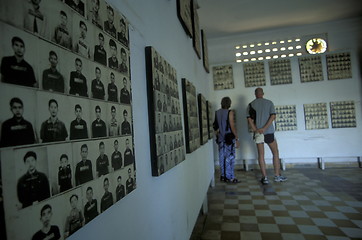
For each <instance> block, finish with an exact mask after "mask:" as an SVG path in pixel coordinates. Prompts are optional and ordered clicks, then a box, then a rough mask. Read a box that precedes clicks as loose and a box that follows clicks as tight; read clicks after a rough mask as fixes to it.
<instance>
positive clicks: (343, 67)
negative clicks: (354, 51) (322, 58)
mask: <svg viewBox="0 0 362 240" xmlns="http://www.w3.org/2000/svg"><path fill="white" fill-rule="evenodd" d="M326 61H327V73H328V80H336V79H347V78H352V64H351V54H350V53H348V52H346V53H333V54H327V56H326Z"/></svg>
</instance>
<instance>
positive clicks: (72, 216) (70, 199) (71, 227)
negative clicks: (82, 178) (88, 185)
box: [62, 188, 84, 238]
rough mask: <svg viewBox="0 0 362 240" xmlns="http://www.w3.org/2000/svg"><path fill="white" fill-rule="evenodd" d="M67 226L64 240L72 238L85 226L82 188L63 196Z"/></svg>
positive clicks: (63, 230)
mask: <svg viewBox="0 0 362 240" xmlns="http://www.w3.org/2000/svg"><path fill="white" fill-rule="evenodd" d="M62 197H63V201H64V205H65V206H64V209H63V216H65V224H64V228H63V229H62V232H63V234H64V238H67V237H69V236H71V235H72V234H73V233H75V232H76V231H78V230H79V229H81V228H82V227H83V226H84V213H83V206H82V203H83V200H82V199H83V197H82V188H75V189H73V190H72V191H70V192H67V193H66V194H64V195H63V196H62Z"/></svg>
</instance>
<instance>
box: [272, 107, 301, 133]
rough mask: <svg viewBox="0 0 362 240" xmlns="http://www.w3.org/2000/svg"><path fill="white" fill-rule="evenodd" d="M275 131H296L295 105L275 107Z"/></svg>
mask: <svg viewBox="0 0 362 240" xmlns="http://www.w3.org/2000/svg"><path fill="white" fill-rule="evenodd" d="M275 112H276V120H275V123H276V126H275V129H276V131H294V130H297V112H296V106H295V105H282V106H275Z"/></svg>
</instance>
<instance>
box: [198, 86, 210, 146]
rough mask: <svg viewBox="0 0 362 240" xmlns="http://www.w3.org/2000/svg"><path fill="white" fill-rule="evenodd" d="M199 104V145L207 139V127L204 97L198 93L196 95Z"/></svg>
mask: <svg viewBox="0 0 362 240" xmlns="http://www.w3.org/2000/svg"><path fill="white" fill-rule="evenodd" d="M198 103H199V124H200V144H202V145H203V144H205V143H207V141H208V139H209V130H208V125H207V121H208V118H207V106H206V99H205V97H204V96H203V95H202V94H201V93H199V95H198Z"/></svg>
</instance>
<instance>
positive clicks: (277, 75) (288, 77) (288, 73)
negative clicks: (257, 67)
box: [269, 59, 292, 85]
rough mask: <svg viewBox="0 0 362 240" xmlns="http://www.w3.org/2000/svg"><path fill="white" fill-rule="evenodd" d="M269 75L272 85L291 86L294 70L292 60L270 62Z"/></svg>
mask: <svg viewBox="0 0 362 240" xmlns="http://www.w3.org/2000/svg"><path fill="white" fill-rule="evenodd" d="M269 73H270V83H271V85H281V84H291V83H292V68H291V65H290V59H278V60H271V61H269Z"/></svg>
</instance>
